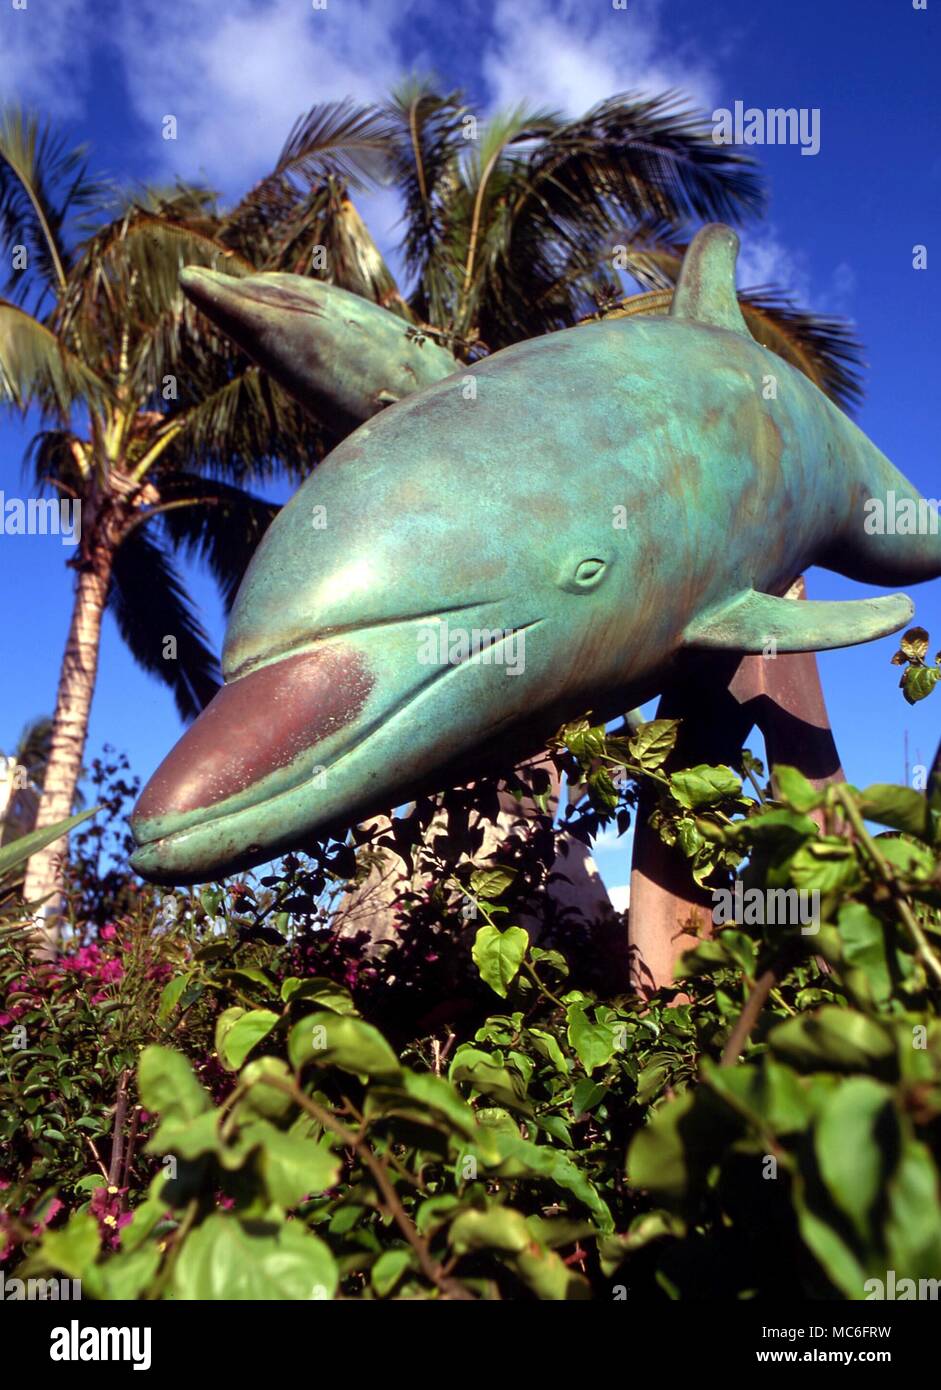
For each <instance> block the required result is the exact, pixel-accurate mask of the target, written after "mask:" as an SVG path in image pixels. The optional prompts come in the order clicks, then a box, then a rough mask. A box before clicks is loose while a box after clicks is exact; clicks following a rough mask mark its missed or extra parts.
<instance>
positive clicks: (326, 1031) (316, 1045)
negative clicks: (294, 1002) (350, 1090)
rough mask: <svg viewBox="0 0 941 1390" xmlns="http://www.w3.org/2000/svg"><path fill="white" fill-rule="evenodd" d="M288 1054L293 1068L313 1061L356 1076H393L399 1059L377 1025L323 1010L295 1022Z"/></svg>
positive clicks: (396, 1073)
mask: <svg viewBox="0 0 941 1390" xmlns="http://www.w3.org/2000/svg"><path fill="white" fill-rule="evenodd" d="M288 1056H289V1057H290V1059H291V1064H292V1066H294V1067H298V1068H299V1067H304V1066H307V1065H308V1064H310V1063H313V1064H314V1065H316V1066H320V1067H331V1066H333V1067H340V1068H341V1069H342V1070H343V1071H350V1072H353V1073H355V1075H357V1076H374V1077H379V1078H382V1077H394V1076H398V1075H399V1073H400V1071H401V1067H400V1065H399V1059H398V1058H397V1057H396V1055H395V1053H394V1052H393V1051H392V1048H391V1047H390V1046H389V1044H388V1043H387V1042H386V1040H385V1038H384V1037H383V1036H382V1034H381V1033H380V1032H379V1030H378V1029H377V1028H373V1026H372V1024H370V1023H364V1022H363V1021H362V1019H359V1018H348V1017H344V1016H342V1015H339V1014H333V1013H329V1012H327V1011H323V1012H321V1013H315V1014H308V1015H307V1016H306V1017H305V1018H302V1019H301V1020H300V1022H298V1023H295V1025H294V1027H293V1028H292V1029H291V1032H290V1035H289V1037H288Z"/></svg>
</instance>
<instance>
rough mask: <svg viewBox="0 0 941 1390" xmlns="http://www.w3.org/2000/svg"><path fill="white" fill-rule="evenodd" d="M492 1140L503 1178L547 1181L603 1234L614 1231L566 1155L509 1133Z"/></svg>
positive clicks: (604, 1210) (589, 1186)
mask: <svg viewBox="0 0 941 1390" xmlns="http://www.w3.org/2000/svg"><path fill="white" fill-rule="evenodd" d="M494 1137H495V1140H496V1146H497V1150H498V1152H499V1154H500V1157H501V1160H502V1162H501V1163H500V1166H499V1168H498V1172H499V1173H500V1174H501V1175H502V1176H505V1177H523V1176H526V1175H530V1176H540V1177H544V1178H548V1179H549V1181H550V1182H552V1183H555V1185H556V1186H557V1187H562V1188H564V1189H565V1190H566V1191H567V1192H571V1194H572V1196H573V1197H577V1198H578V1200H579V1201H580V1202H582V1203H584V1205H585V1206H586V1207H587V1208H588V1210H589V1211H590V1212H591V1213H592V1215H593V1216H594V1218H595V1220H596V1221H597V1223H598V1225H599V1226H600V1228H601V1229H602V1230H603V1231H610V1230H612V1229H613V1227H614V1220H613V1218H612V1216H611V1212H610V1210H609V1208H608V1205H607V1203H606V1202H605V1201H604V1200H603V1198H602V1197H601V1196H600V1195H599V1193H598V1191H597V1189H596V1188H595V1186H594V1185H593V1183H592V1182H591V1181H590V1180H589V1179H588V1178H587V1177H586V1176H585V1175H584V1173H582V1172H581V1170H580V1169H579V1168H578V1166H577V1164H575V1163H574V1162H573V1160H572V1159H571V1158H569V1157H568V1155H567V1154H564V1153H560V1152H559V1150H558V1149H555V1148H553V1147H552V1145H551V1144H534V1143H532V1141H531V1140H529V1139H523V1138H522V1137H521V1136H520V1135H519V1134H518V1133H516V1132H512V1133H511V1132H510V1131H509V1130H502V1129H501V1130H497V1131H496V1132H495V1135H494Z"/></svg>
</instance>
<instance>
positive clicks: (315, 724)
mask: <svg viewBox="0 0 941 1390" xmlns="http://www.w3.org/2000/svg"><path fill="white" fill-rule="evenodd" d="M737 246H738V242H737V238H736V237H735V235H734V233H733V232H731V231H730V230H729V229H728V228H725V227H720V226H715V227H709V228H706V229H704V230H703V231H702V232H701V233H700V234H699V236H698V237H697V238H696V240H695V241H694V243H693V245H692V246H691V248H690V251H689V253H688V255H687V259H686V262H685V264H684V268H683V273H682V277H681V280H680V283H679V285H678V287H677V292H676V295H675V298H674V304H673V311H672V314H671V315H670V317H664V318H647V319H633V320H632V319H615V320H611V321H602V322H598V323H593V324H589V325H585V326H581V327H578V328H574V329H569V330H566V331H564V332H560V333H553V334H550V335H547V336H545V337H543V338H538V339H535V340H533V341H530V342H526V343H521V344H519V345H517V346H514V347H511V348H508V349H505V350H504V351H502V352H499V353H496V354H495V355H494V356H492V357H489V358H486V359H484V360H483V361H481V362H478V363H476V364H474V365H473V366H470V367H461V368H460V369H459V370H458V371H457V372H455V373H454V374H453V375H449V376H446V377H444V379H442V380H438V381H436V382H434V384H431V385H426V386H425V388H424V389H421V390H417V391H415V392H414V393H413V394H411V395H409V396H407V397H406V398H405V399H402V400H400V401H399V403H398V404H394V405H390V406H389V407H388V408H387V409H384V410H381V413H379V414H374V413H373V412H374V411H375V410H376V409H377V408H378V407H379V406H381V404H382V402H381V401H379V400H378V399H377V390H376V387H377V383H387V382H388V383H395V382H396V381H397V383H398V384H397V385H395V384H393V385H389V386H386V385H385V384H383V385H382V386H381V388H380V389H381V390H388V391H389V392H390V394H402V391H401V377H399V378H395V377H394V372H395V371H396V370H399V369H400V368H401V367H402V364H403V363H405V362H408V363H409V364H410V365H411V366H412V369H413V370H414V369H415V368H414V362H415V360H417V359H416V354H426V353H427V352H428V349H429V348H434V345H433V344H430V343H428V342H426V343H425V344H423V345H418V344H416V343H415V342H414V340H413V339H411V338H408V337H407V336H406V334H405V331H404V329H403V325H402V322H401V320H398V319H394V318H393V316H392V315H388V314H384V311H383V310H381V309H377V308H376V306H373V305H368V306H366V307H365V308H364V309H360V312H361V313H362V315H363V319H362V322H363V323H365V322H366V321H367V320H368V321H369V322H370V323H372V322H373V321H374V319H375V316H376V315H379V316H380V318H379V319H375V322H376V323H378V322H380V321H383V322H384V321H385V320H391V323H388V322H384V327H383V328H382V329H380V330H378V332H379V333H380V334H382V333H385V334H386V335H387V336H386V337H384V338H382V339H381V342H382V343H383V344H384V346H382V347H381V348H380V338H379V337H376V338H373V337H372V336H368V337H367V338H366V341H367V342H368V344H369V346H368V348H367V347H366V345H365V343H364V349H363V350H364V351H365V352H367V353H368V354H369V355H368V366H363V363H362V362H361V363H360V364H359V367H357V360H358V358H357V354H358V352H359V348H358V346H357V344H358V337H357V333H358V330H352V329H351V330H350V332H349V333H343V332H342V331H341V327H340V325H341V320H342V313H341V312H340V311H337V312H336V313H334V312H333V311H332V310H328V309H325V310H324V312H323V315H322V317H317V316H316V315H315V316H314V318H309V317H308V318H306V319H305V317H304V316H303V315H302V314H299V313H297V311H296V310H292V309H287V308H285V306H284V304H283V303H282V307H281V309H280V310H279V309H278V308H277V307H276V304H277V300H278V296H280V295H282V294H283V293H286V292H287V290H285V286H284V281H285V279H287V278H290V277H283V276H279V277H271V278H272V280H275V279H276V280H278V282H279V286H278V291H277V295H276V296H275V301H274V303H273V302H272V300H271V296H270V294H269V293H268V292H267V291H264V290H262V291H260V292H255V291H254V290H252V291H249V290H247V289H246V287H247V286H252V285H253V283H254V285H256V286H257V284H258V283H259V279H264V278H265V277H253V280H248V281H232V282H231V283H230V284H224V283H223V284H219V283H216V282H218V281H222V280H224V277H214V281H213V288H212V294H209V293H203V292H202V290H203V288H204V286H202V287H201V288H200V289H199V290H197V288H196V283H195V280H194V279H193V277H192V276H190V277H189V279H188V280H187V289H188V292H191V293H193V296H194V298H197V299H199V302H200V303H201V304H202V306H203V307H204V308H205V309H206V312H207V313H209V314H211V315H212V317H214V318H215V319H216V321H217V322H218V323H219V324H220V325H221V326H222V327H224V328H225V329H226V330H227V331H228V332H231V333H232V336H233V337H235V338H236V339H237V340H238V341H239V342H240V343H241V344H242V346H243V347H246V348H247V349H248V350H249V351H251V352H252V355H254V356H256V358H257V360H259V361H260V362H262V363H264V364H265V365H266V366H268V368H269V370H271V371H272V373H273V374H275V375H276V376H277V377H278V379H279V380H281V381H282V382H284V383H285V384H286V385H288V386H289V387H290V389H292V390H294V391H295V392H296V393H297V394H298V395H299V396H300V397H301V398H302V399H303V398H304V393H305V391H306V393H307V398H308V400H309V401H311V402H317V403H318V404H320V403H321V402H322V401H323V400H324V399H326V398H329V397H330V396H331V392H333V393H334V394H335V395H336V397H337V398H339V397H340V396H342V398H343V402H344V404H343V409H344V410H345V411H347V413H348V414H349V415H350V417H351V418H358V419H363V420H364V421H365V423H363V424H362V425H361V426H360V427H359V428H358V429H356V430H355V431H354V432H353V433H352V434H351V435H350V436H349V437H348V438H347V439H345V440H344V442H343V443H342V444H341V445H340V446H339V447H338V448H337V449H335V450H334V451H333V453H332V454H330V455H329V457H328V458H327V459H326V460H325V461H324V462H323V463H322V464H321V465H320V466H319V467H318V468H317V469H316V470H315V471H314V473H313V474H312V475H311V477H310V479H309V480H308V481H307V482H306V483H305V484H304V486H303V487H302V488H301V489H300V491H299V492H298V493H297V495H296V496H295V497H294V498H293V499H292V500H291V502H290V503H289V504H288V505H287V506H286V507H285V508H284V510H283V511H282V512H281V514H280V515H279V516H278V518H277V519H276V520H275V522H274V524H273V525H272V527H271V528H270V530H269V532H268V534H267V535H266V536H265V538H264V540H263V542H262V544H261V546H260V547H259V549H258V552H257V554H256V556H255V558H254V560H253V562H252V565H251V567H250V569H249V571H248V573H247V575H246V578H245V581H244V583H243V585H242V589H241V591H240V593H239V596H238V599H237V601H236V605H235V608H234V610H233V613H232V618H231V622H230V625H229V631H228V635H227V639H226V648H225V654H224V669H225V674H226V680H227V685H226V687H225V688H224V689H223V691H222V692H220V694H219V695H218V696H217V697H216V700H214V701H213V703H212V704H211V705H210V706H209V708H208V709H207V710H206V711H205V712H204V713H203V715H202V716H201V717H200V719H198V720H197V721H196V723H195V724H194V725H193V727H192V729H191V730H190V731H189V732H188V733H187V734H186V735H185V736H184V738H183V739H182V740H181V741H180V743H179V744H178V745H177V747H176V748H175V749H174V750H173V751H172V752H171V754H170V755H169V757H168V758H167V760H166V761H165V762H164V764H163V765H162V766H161V767H160V768H159V769H158V771H157V772H156V773H155V774H154V777H153V778H152V780H151V782H150V783H149V785H148V787H147V788H146V789H145V791H144V793H143V795H142V797H141V800H140V802H139V804H138V807H137V808H136V811H135V815H134V818H133V825H134V830H135V834H136V835H137V838H138V841H139V843H140V848H139V849H138V851H137V853H136V854H135V856H134V859H133V863H134V866H135V868H137V869H138V871H139V872H141V873H142V874H144V875H145V876H146V877H150V878H153V879H156V880H161V881H168V882H184V881H192V880H196V881H199V880H201V879H205V878H208V877H211V876H214V875H216V874H219V873H222V872H225V871H228V870H231V869H235V868H241V867H244V866H246V865H248V864H252V863H256V862H261V861H263V860H265V859H268V858H270V857H272V855H274V854H276V853H278V852H282V851H284V850H286V849H288V848H291V847H296V846H298V845H301V844H303V843H304V841H305V839H308V838H310V837H311V836H312V835H315V834H318V833H321V832H322V831H324V830H325V829H326V828H328V827H329V828H335V827H338V826H344V825H346V824H349V823H350V822H352V821H353V820H354V819H356V818H358V817H361V816H363V815H365V814H368V813H369V812H371V811H376V810H378V809H382V808H383V807H388V806H390V805H394V804H397V803H399V802H401V801H402V800H404V799H406V797H407V796H408V795H409V794H410V793H411V792H412V791H413V790H415V789H416V787H419V786H434V785H444V784H446V783H447V782H448V781H449V780H450V779H453V778H455V777H458V776H460V775H466V774H467V772H468V771H469V770H471V769H475V770H476V769H479V767H480V766H481V765H482V764H483V763H485V762H488V761H493V760H495V759H498V758H500V757H505V758H513V759H518V758H520V757H523V756H525V755H526V754H528V753H530V752H533V751H535V749H537V748H538V747H539V746H541V745H542V744H543V742H544V740H545V738H546V736H547V735H548V734H549V733H551V732H552V731H553V730H554V729H555V728H556V727H558V725H559V723H560V722H562V720H564V719H566V718H570V717H572V716H575V715H578V714H581V713H583V712H584V711H585V710H586V709H592V710H593V711H594V712H595V715H596V716H597V717H607V716H609V715H611V714H614V713H616V712H618V711H623V710H624V709H626V708H629V707H631V706H633V705H636V704H638V703H640V702H642V701H643V700H645V699H647V698H649V697H650V696H651V695H653V694H655V693H656V692H657V690H658V689H659V688H660V686H661V685H662V684H663V682H664V680H665V679H666V678H667V677H668V676H669V675H670V674H671V673H672V672H674V671H675V669H676V663H677V662H678V661H680V660H681V659H682V654H683V652H684V651H685V650H687V649H695V648H710V647H713V648H722V649H725V650H735V651H741V652H748V651H761V650H763V649H765V647H766V646H767V644H768V643H769V642H770V641H771V640H772V639H773V640H774V642H775V643H776V644H777V649H778V650H779V651H782V652H784V651H801V650H818V649H822V648H826V647H836V646H844V645H847V644H850V643H854V642H862V641H868V640H871V639H873V638H875V637H879V636H882V635H884V634H886V633H889V632H892V631H895V630H897V629H898V628H900V627H902V626H903V625H904V624H905V623H907V622H908V621H909V619H910V617H911V615H912V611H913V610H912V605H911V603H910V601H909V600H908V599H907V598H905V597H904V596H902V595H893V596H888V597H881V598H874V599H867V600H861V601H858V602H854V603H803V602H802V603H797V602H794V601H791V600H787V599H783V598H777V597H774V596H773V595H775V594H780V593H782V592H783V591H784V590H785V589H786V587H787V586H788V585H789V584H790V582H791V581H792V580H793V579H794V578H796V576H797V575H799V574H800V573H801V572H802V571H803V570H805V569H806V568H807V567H808V566H809V565H811V564H819V565H824V566H827V567H829V568H832V569H834V570H837V571H838V572H840V573H841V574H845V575H847V576H849V577H851V578H853V579H858V580H862V581H865V582H868V583H874V584H882V585H896V584H900V583H906V584H907V583H916V582H918V581H921V580H927V579H930V578H933V577H936V576H938V575H941V536H939V535H937V534H934V535H932V534H919V535H898V534H895V535H872V534H869V533H868V532H867V529H866V516H867V514H866V511H865V504H866V501H867V499H869V498H873V497H875V498H883V499H884V498H885V497H886V495H887V494H888V493H890V492H894V493H895V494H896V497H897V498H908V499H912V500H914V501H917V500H918V494H917V493H916V492H915V491H914V490H913V489H912V487H911V485H910V484H909V483H908V482H906V480H905V479H904V478H903V477H902V475H901V474H900V473H899V472H898V471H897V470H896V469H895V468H893V466H892V465H891V464H890V463H889V462H888V460H887V459H886V458H885V457H884V456H883V455H882V454H881V453H880V452H879V451H878V450H877V449H876V448H875V446H874V445H873V444H872V443H870V441H869V440H868V439H867V438H866V437H865V436H864V435H863V434H862V433H861V432H860V430H858V429H857V428H856V426H855V425H853V424H852V422H851V421H850V420H849V419H847V417H846V416H845V415H843V414H842V413H841V412H840V411H839V410H838V409H837V408H836V407H835V406H834V405H832V404H831V403H830V402H829V401H828V400H827V399H826V397H825V396H824V395H823V394H822V393H821V392H820V391H819V390H817V388H816V387H815V386H813V385H812V384H811V383H810V382H809V381H808V380H807V379H806V378H805V377H804V376H803V375H802V374H801V373H799V372H797V371H796V370H795V369H793V368H791V367H790V366H788V365H787V364H786V363H785V362H783V361H782V360H781V359H780V358H778V357H776V356H774V355H773V354H772V353H770V352H768V351H766V350H765V349H763V348H761V347H760V346H759V345H758V344H757V343H755V342H754V340H753V339H752V338H751V337H750V336H749V335H748V332H747V329H746V328H745V325H744V323H743V321H742V318H741V314H740V312H739V310H738V305H737V301H736V298H735V290H734V265H735V256H736V252H737ZM205 277H206V273H205V272H200V273H199V277H198V278H199V279H200V280H201V281H205ZM304 283H305V284H306V283H307V282H304ZM310 286H311V288H310V290H309V292H310V293H311V294H313V293H314V290H315V289H316V294H317V295H318V296H319V297H320V302H321V303H322V304H327V303H328V302H329V301H330V300H332V299H333V298H334V297H335V296H336V295H338V294H339V295H342V293H343V292H342V291H336V290H331V289H330V288H329V287H324V286H316V287H314V286H313V282H310ZM288 290H290V287H288ZM307 292H308V291H307V290H305V293H307ZM291 293H293V290H292V291H291ZM349 298H350V296H343V299H344V300H346V299H349ZM363 304H364V301H359V305H363ZM367 310H368V312H367ZM319 312H320V311H319V310H318V314H319ZM344 312H345V311H344ZM279 313H282V314H283V315H284V324H283V326H282V327H280V328H279V327H278V324H277V315H278V314H279ZM291 314H294V318H293V319H291V318H290V315H291ZM271 315H274V316H275V323H274V326H272V321H271ZM324 323H326V325H327V327H326V328H325V327H324V326H323V325H324ZM322 332H323V333H325V334H327V339H325V341H329V344H330V347H329V350H327V348H325V347H324V346H323V343H322V342H320V335H321V333H322ZM308 338H313V339H317V340H318V341H317V344H316V346H313V345H311V344H309V343H308V345H307V346H306V347H303V346H302V345H301V340H304V341H306V339H308ZM434 351H435V352H440V351H441V350H440V349H438V348H434ZM375 354H377V355H375ZM445 356H446V354H445ZM422 360H423V361H424V363H425V366H426V369H427V370H429V371H430V372H431V377H432V378H433V376H434V372H435V370H437V371H438V372H439V373H440V371H441V370H442V366H443V365H444V364H442V363H441V361H440V359H434V358H432V357H429V356H425V357H423V358H422ZM299 364H300V365H299ZM360 369H362V370H361V384H360V385H358V386H357V387H356V389H355V390H354V389H353V388H352V387H351V386H350V384H349V383H350V382H351V381H353V380H354V379H356V380H360V378H357V377H356V372H357V371H359V370H360ZM772 382H773V384H774V389H773V390H772V389H771V383H772ZM331 383H333V385H331ZM337 383H342V385H339V384H337ZM362 383H365V385H363V384H362ZM357 411H358V412H359V414H358V415H357V413H356V412H357ZM369 417H371V418H369ZM474 634H478V643H479V644H480V646H481V650H480V651H479V652H478V659H473V660H468V659H462V658H466V656H467V653H468V644H470V645H471V646H473V643H474ZM481 658H485V659H481Z"/></svg>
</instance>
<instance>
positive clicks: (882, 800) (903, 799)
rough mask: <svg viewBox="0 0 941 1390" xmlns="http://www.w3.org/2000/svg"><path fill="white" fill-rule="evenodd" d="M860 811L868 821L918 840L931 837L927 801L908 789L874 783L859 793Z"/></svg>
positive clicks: (887, 783)
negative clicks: (890, 827)
mask: <svg viewBox="0 0 941 1390" xmlns="http://www.w3.org/2000/svg"><path fill="white" fill-rule="evenodd" d="M859 809H860V811H861V812H862V814H863V815H864V816H865V817H866V819H867V820H874V821H878V822H879V824H880V825H890V826H892V828H893V829H894V830H904V831H905V833H906V834H908V835H914V836H915V837H916V838H920V839H923V840H924V839H930V838H931V814H930V811H929V809H928V802H927V800H926V799H925V797H924V796H923V795H922V794H921V793H920V792H916V791H913V790H912V788H911V787H897V786H893V785H892V783H890V782H874V783H873V785H872V786H871V787H867V788H866V790H865V791H864V792H862V793H861V794H860V801H859Z"/></svg>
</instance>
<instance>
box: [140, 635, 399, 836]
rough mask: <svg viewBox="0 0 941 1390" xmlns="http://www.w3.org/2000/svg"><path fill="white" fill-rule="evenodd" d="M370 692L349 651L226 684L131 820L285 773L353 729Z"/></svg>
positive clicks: (310, 656)
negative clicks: (299, 759)
mask: <svg viewBox="0 0 941 1390" xmlns="http://www.w3.org/2000/svg"><path fill="white" fill-rule="evenodd" d="M372 686H373V678H372V675H371V674H370V672H369V670H368V669H367V667H366V664H365V662H364V661H363V658H362V656H361V655H360V654H359V653H358V652H356V651H354V650H353V649H352V648H349V647H346V648H342V647H341V648H338V647H323V648H320V649H319V650H316V651H310V652H301V653H300V654H299V655H298V656H291V657H287V658H285V660H283V661H277V662H274V663H272V665H270V666H263V667H261V668H260V669H259V670H257V671H252V672H251V674H250V675H247V676H243V677H242V678H241V679H240V680H237V681H233V682H232V684H231V685H224V686H223V687H222V689H221V690H220V691H219V692H218V694H217V695H215V696H214V698H213V699H212V700H211V701H210V702H209V704H208V705H207V706H206V708H205V709H204V710H203V712H202V714H201V715H200V716H199V718H198V719H197V720H196V721H195V723H194V724H193V725H192V727H191V728H190V729H189V730H188V731H187V732H186V733H185V734H184V735H183V737H182V738H181V739H180V741H179V743H178V744H177V745H176V746H175V748H174V749H173V750H172V752H171V753H170V754H169V756H168V757H166V758H165V759H164V761H163V762H162V763H161V764H160V766H159V767H158V769H157V771H156V772H155V773H154V775H153V777H151V779H150V781H149V782H148V783H147V785H146V787H145V788H144V790H143V792H142V793H141V796H140V800H139V801H138V803H137V805H136V806H135V808H134V813H133V816H132V818H131V819H132V822H133V823H135V824H139V823H140V822H142V821H149V820H153V819H155V818H156V817H160V816H168V815H184V814H186V813H187V812H189V811H196V810H202V809H204V808H206V807H209V806H214V805H215V804H216V803H217V802H220V801H224V800H225V799H226V798H227V797H230V796H234V795H235V794H236V793H237V792H241V791H244V790H245V789H246V787H249V786H251V785H252V783H253V782H257V781H259V780H260V779H261V778H263V777H265V776H267V775H268V774H269V773H271V772H275V771H277V769H278V768H282V767H287V766H288V764H289V763H292V762H293V761H294V759H295V758H297V757H298V756H299V755H300V754H301V753H303V752H304V751H305V750H307V749H311V748H313V746H314V745H315V744H318V743H320V742H322V740H323V739H325V738H327V737H329V736H330V735H331V734H335V733H337V732H338V730H340V729H342V728H343V727H344V726H345V725H347V724H349V723H351V722H352V720H353V719H355V718H356V716H357V715H358V714H359V712H360V710H361V709H362V708H363V705H364V704H365V703H366V699H367V697H368V696H369V692H370V690H371V689H372Z"/></svg>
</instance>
